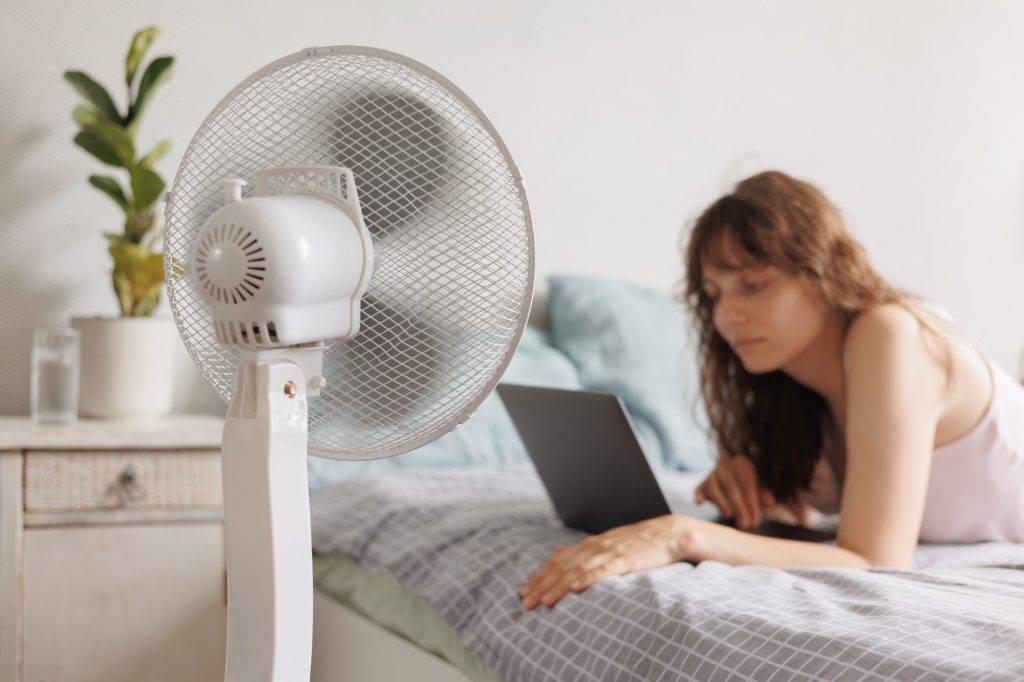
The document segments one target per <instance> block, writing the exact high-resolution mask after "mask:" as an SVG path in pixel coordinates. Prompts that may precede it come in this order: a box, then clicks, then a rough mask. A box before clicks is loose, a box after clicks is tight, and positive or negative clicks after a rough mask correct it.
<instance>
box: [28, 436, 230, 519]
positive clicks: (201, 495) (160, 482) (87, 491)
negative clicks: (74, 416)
mask: <svg viewBox="0 0 1024 682" xmlns="http://www.w3.org/2000/svg"><path fill="white" fill-rule="evenodd" d="M220 506H221V477H220V452H219V451H216V450H129V451H115V450H100V451H97V450H91V451H71V450H61V451H52V452H48V451H39V450H35V451H29V452H27V453H25V510H26V511H27V512H56V511H90V510H110V509H134V510H146V509H217V508H219V507H220Z"/></svg>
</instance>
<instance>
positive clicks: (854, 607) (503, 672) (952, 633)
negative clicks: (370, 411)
mask: <svg viewBox="0 0 1024 682" xmlns="http://www.w3.org/2000/svg"><path fill="white" fill-rule="evenodd" d="M660 478H661V483H662V487H663V489H664V490H665V492H666V496H667V497H668V499H669V501H670V504H671V505H672V507H673V509H677V510H679V509H687V508H691V507H688V506H687V505H690V504H692V490H693V487H694V485H695V479H694V477H693V476H692V475H689V476H687V475H679V474H672V473H667V474H663V475H662V476H661V477H660ZM585 484H586V481H585V480H581V485H585ZM311 509H312V515H313V546H314V551H315V552H317V553H318V554H319V555H321V556H319V557H317V559H316V567H317V584H318V588H319V589H321V590H322V591H326V592H328V593H330V594H332V595H334V596H335V597H336V598H344V593H345V591H346V590H345V589H341V587H342V586H343V585H344V584H345V583H346V579H345V578H343V577H339V576H341V575H342V573H343V572H344V570H342V569H340V568H339V567H340V566H342V565H344V564H345V562H348V569H345V570H348V571H349V578H351V579H353V580H356V581H357V584H363V585H365V584H367V580H365V579H366V577H367V576H376V578H375V579H374V580H371V581H369V582H379V583H381V584H385V583H388V584H389V588H388V589H390V590H391V591H390V593H389V596H386V597H381V593H380V592H379V591H378V592H377V593H376V596H375V594H374V593H373V592H372V591H371V590H368V589H366V590H364V589H357V590H351V589H349V590H348V592H349V595H350V597H351V595H352V594H355V593H359V594H360V598H361V599H362V601H363V605H362V607H361V608H357V610H360V611H361V612H363V613H365V614H366V615H368V616H370V617H371V618H374V619H375V620H378V622H381V621H383V623H382V624H384V625H385V626H386V627H389V628H390V629H392V630H395V631H397V632H399V633H400V634H403V636H406V637H407V638H408V639H410V640H411V641H414V642H416V643H417V644H419V645H420V646H423V647H424V648H426V649H427V650H429V651H433V652H434V653H436V654H437V655H440V656H442V657H444V658H446V659H447V660H449V661H451V662H452V663H453V664H454V665H456V666H458V667H459V668H461V669H462V670H464V671H465V672H466V673H467V675H469V676H470V678H471V679H479V680H483V679H488V680H493V679H496V678H504V679H508V680H674V679H700V680H739V679H751V678H754V679H759V680H769V679H807V680H810V679H821V678H827V679H858V680H862V679H906V680H940V679H942V680H946V679H954V678H960V679H989V680H1010V679H1021V678H1024V655H1022V653H1021V652H1024V545H1020V544H1011V543H978V544H972V545H925V544H922V545H920V546H919V547H918V548H917V551H916V552H915V557H914V565H913V568H912V569H911V570H897V569H881V568H879V569H870V570H866V571H865V570H857V569H849V568H800V569H786V570H783V569H776V568H771V567H766V566H757V565H746V566H731V565H728V564H724V563H721V562H716V561H705V562H701V563H700V564H697V565H693V564H690V563H687V562H679V563H676V564H672V565H670V566H664V567H662V568H658V569H654V570H651V571H645V572H642V573H636V574H631V575H625V576H616V577H612V578H608V579H606V580H603V581H601V582H600V583H598V584H596V585H594V586H593V587H591V588H590V589H588V590H585V591H583V592H580V593H576V594H570V595H568V596H567V597H566V598H565V599H563V600H562V601H561V602H560V603H559V604H558V605H556V606H555V607H554V608H553V609H547V608H544V607H539V608H538V609H536V610H534V611H530V612H527V611H524V610H523V608H522V606H521V604H520V601H519V598H518V595H517V592H518V590H519V588H520V587H521V586H522V585H523V584H524V583H525V582H526V580H527V579H529V577H530V576H531V575H532V574H533V573H534V572H535V571H536V570H537V568H538V567H539V566H540V565H541V563H543V561H544V560H545V559H546V558H547V557H548V556H549V555H550V553H551V552H552V550H553V548H554V547H555V546H556V545H559V544H568V543H572V542H574V541H577V540H578V539H580V538H582V537H583V534H582V533H580V532H578V531H574V530H571V529H568V528H565V527H563V526H562V525H561V524H560V523H559V522H558V520H557V517H556V516H555V513H554V510H553V509H552V507H551V504H550V501H549V500H548V498H547V497H546V495H545V493H544V491H543V488H542V487H541V485H540V482H539V480H538V479H537V477H536V474H535V473H534V472H533V470H532V469H530V468H528V467H525V468H518V469H508V470H492V469H467V470H445V471H437V470H420V471H417V470H403V471H396V472H394V473H387V474H381V475H377V476H373V477H367V478H359V479H352V480H349V481H346V482H344V483H341V484H337V485H332V486H327V487H324V488H321V489H320V490H318V491H316V492H315V493H313V495H312V497H311ZM353 562H355V563H353ZM356 564H358V567H359V568H358V569H357V568H354V567H355V565H356ZM359 572H361V573H359ZM357 573H359V575H361V576H362V578H358V577H355V578H353V576H356V575H357ZM332 576H333V577H332ZM359 580H362V581H363V582H362V583H359V582H358V581H359ZM332 584H333V589H332ZM396 595H399V596H396ZM396 599H397V600H398V603H399V604H404V606H399V607H398V608H390V607H385V603H391V606H392V607H393V606H394V605H395V604H394V603H393V602H395V600H396ZM403 600H404V601H403ZM410 604H411V605H413V606H410ZM350 605H351V604H350ZM453 636H454V637H457V640H458V641H455V639H454V638H453Z"/></svg>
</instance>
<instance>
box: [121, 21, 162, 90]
mask: <svg viewBox="0 0 1024 682" xmlns="http://www.w3.org/2000/svg"><path fill="white" fill-rule="evenodd" d="M159 33H160V29H158V28H157V27H156V26H148V27H146V28H144V29H141V30H140V31H138V32H136V34H135V35H133V36H132V42H131V45H129V46H128V55H127V56H126V57H125V58H124V80H125V84H126V85H127V86H128V92H131V89H132V83H133V82H134V81H135V72H136V71H138V69H139V64H141V63H142V58H143V57H145V56H146V51H147V50H148V49H149V46H150V45H152V44H153V41H154V40H156V37H157V35H158V34H159Z"/></svg>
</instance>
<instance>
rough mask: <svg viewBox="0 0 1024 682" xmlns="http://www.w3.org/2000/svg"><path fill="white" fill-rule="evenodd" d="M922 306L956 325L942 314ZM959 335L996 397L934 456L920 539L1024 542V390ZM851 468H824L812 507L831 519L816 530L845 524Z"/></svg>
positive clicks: (811, 494) (826, 463) (824, 463)
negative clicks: (843, 496)
mask: <svg viewBox="0 0 1024 682" xmlns="http://www.w3.org/2000/svg"><path fill="white" fill-rule="evenodd" d="M919 305H921V307H924V308H926V309H928V310H929V311H930V312H933V313H936V314H937V315H938V316H940V317H942V318H944V319H945V320H947V321H949V322H951V323H953V319H952V317H951V316H950V315H949V314H948V313H947V312H946V311H944V310H942V309H941V308H938V307H937V306H934V305H933V304H928V303H919ZM959 331H960V332H961V334H963V336H964V338H965V339H966V340H967V341H968V342H969V343H970V344H971V345H972V346H973V347H974V348H975V349H976V350H977V351H978V353H979V354H980V355H981V357H982V360H984V362H985V365H986V366H987V367H988V370H989V375H990V376H991V378H992V395H991V397H990V398H989V404H988V408H987V409H986V411H985V414H984V416H983V417H982V418H981V421H980V422H978V424H976V425H975V426H974V428H972V429H971V430H970V431H969V432H968V433H966V434H964V435H963V436H961V437H960V438H957V439H956V440H954V441H953V442H951V443H947V444H945V445H943V446H941V447H938V448H935V449H934V450H933V452H932V464H931V470H930V473H929V478H928V491H927V494H926V496H925V504H924V514H923V516H922V518H921V529H920V532H919V534H918V538H919V540H920V541H922V542H982V541H1002V542H1024V386H1021V385H1020V384H1019V383H1018V382H1017V381H1015V380H1014V379H1013V377H1011V376H1010V374H1009V373H1007V372H1006V371H1005V370H1004V369H1003V368H1002V367H1000V366H999V365H997V364H996V363H994V362H992V360H991V359H990V358H989V357H988V356H987V354H985V353H984V352H983V351H982V350H981V348H980V347H979V345H978V344H977V343H976V342H975V341H974V339H973V338H972V337H971V336H970V335H969V334H967V333H966V332H964V331H963V330H962V329H961V330H959ZM843 469H845V466H843V463H842V462H836V465H835V466H834V465H833V464H832V462H831V461H830V460H829V459H828V458H826V457H822V458H821V459H820V460H819V461H818V465H817V467H816V468H815V471H814V474H813V477H812V480H811V485H810V488H809V491H808V494H807V496H806V500H807V502H808V503H809V504H811V505H812V507H813V508H815V509H817V510H818V512H820V513H822V514H824V515H826V518H821V517H820V516H819V517H818V518H817V519H815V518H813V517H812V523H814V524H815V525H828V524H829V522H830V521H831V522H833V523H834V522H837V521H838V517H837V516H835V515H836V514H838V511H839V495H840V491H841V488H842V477H843ZM829 515H832V516H831V518H828V516H829Z"/></svg>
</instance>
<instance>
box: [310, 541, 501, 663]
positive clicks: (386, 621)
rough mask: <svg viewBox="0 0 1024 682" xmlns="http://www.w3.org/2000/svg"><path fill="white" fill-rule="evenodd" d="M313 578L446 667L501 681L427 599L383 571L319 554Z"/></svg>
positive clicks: (329, 593) (326, 590) (334, 596)
mask: <svg viewBox="0 0 1024 682" xmlns="http://www.w3.org/2000/svg"><path fill="white" fill-rule="evenodd" d="M313 576H314V580H315V583H316V588H317V589H318V590H320V591H321V592H323V593H324V594H326V595H327V596H329V597H331V598H332V599H334V600H335V601H337V602H339V603H341V604H343V605H345V606H347V607H349V608H350V609H352V610H353V611H355V612H356V613H359V614H360V615H362V616H365V617H366V618H368V619H370V620H372V621H373V622H374V623H377V624H378V625H380V626H381V627H383V628H385V629H387V630H389V631H391V632H393V633H395V634H396V635H398V636H400V637H402V638H404V639H406V640H408V641H410V642H412V643H413V644H415V645H416V646H418V647H420V648H421V649H424V650H426V651H427V652H429V653H432V654H434V655H435V656H437V657H439V658H441V659H443V660H445V661H447V662H449V663H451V664H452V665H454V666H455V667H456V668H458V669H459V670H461V671H462V672H464V673H465V674H466V675H467V676H468V677H469V679H470V680H473V682H503V678H502V677H501V676H500V675H498V673H497V672H495V671H494V670H493V669H492V668H491V667H489V666H488V665H487V664H485V663H484V662H483V661H481V660H480V659H479V658H477V657H476V656H475V655H474V654H473V653H472V652H471V651H470V650H469V649H467V648H466V647H465V645H463V644H462V641H461V640H460V639H459V635H458V633H457V632H456V631H455V629H454V628H453V627H452V626H451V625H450V624H449V623H448V621H446V620H445V619H444V618H443V617H441V615H440V614H439V613H438V612H437V611H436V610H435V609H434V607H433V606H431V605H430V603H429V602H428V601H427V600H426V599H423V598H422V597H417V596H415V595H413V594H411V593H410V592H407V591H406V590H405V588H403V587H402V585H401V583H399V582H398V580H396V579H395V577H394V576H393V575H391V573H389V572H388V571H385V570H382V571H373V570H370V569H368V568H366V567H364V566H362V565H360V564H359V563H358V562H357V561H355V560H354V559H352V558H351V557H349V556H347V555H344V554H322V555H319V554H318V555H314V556H313Z"/></svg>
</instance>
